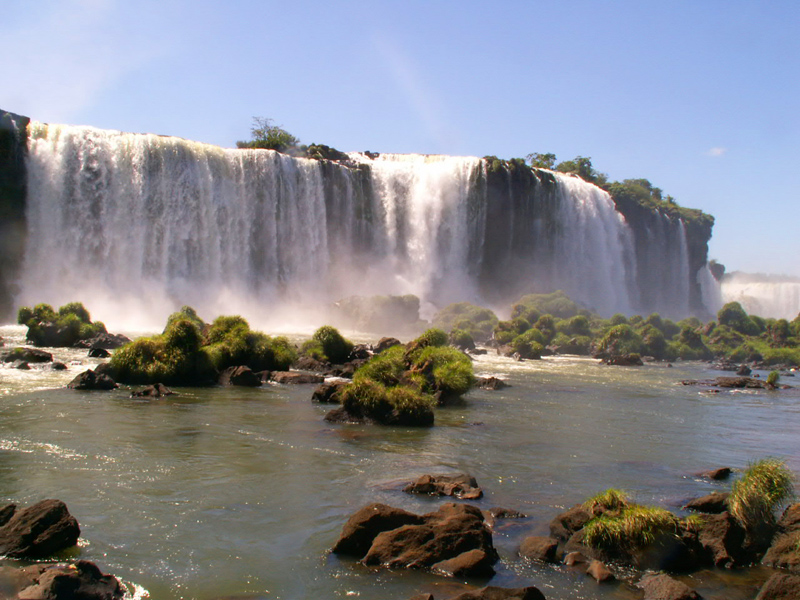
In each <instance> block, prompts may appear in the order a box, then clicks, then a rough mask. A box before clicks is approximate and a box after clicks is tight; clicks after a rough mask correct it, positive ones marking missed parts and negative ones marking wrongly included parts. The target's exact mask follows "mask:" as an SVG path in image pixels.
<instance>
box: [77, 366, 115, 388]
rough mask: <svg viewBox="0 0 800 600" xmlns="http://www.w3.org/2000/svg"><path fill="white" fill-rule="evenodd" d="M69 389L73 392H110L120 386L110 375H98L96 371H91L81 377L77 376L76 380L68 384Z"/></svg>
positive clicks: (85, 372)
mask: <svg viewBox="0 0 800 600" xmlns="http://www.w3.org/2000/svg"><path fill="white" fill-rule="evenodd" d="M67 387H68V388H69V389H71V390H105V391H108V390H113V389H116V388H117V387H119V386H117V384H116V382H115V381H114V380H113V379H111V377H109V376H108V375H104V374H103V373H97V372H96V371H92V370H91V369H89V370H88V371H84V372H83V373H81V374H80V375H77V376H76V377H75V379H73V380H72V381H70V382H69V383H68V384H67Z"/></svg>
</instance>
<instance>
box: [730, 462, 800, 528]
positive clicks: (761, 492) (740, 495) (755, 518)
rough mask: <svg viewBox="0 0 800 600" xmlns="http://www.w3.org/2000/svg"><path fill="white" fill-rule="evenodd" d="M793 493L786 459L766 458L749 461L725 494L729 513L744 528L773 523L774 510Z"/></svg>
mask: <svg viewBox="0 0 800 600" xmlns="http://www.w3.org/2000/svg"><path fill="white" fill-rule="evenodd" d="M793 496H794V477H793V476H792V472H791V471H790V470H789V469H788V468H787V467H786V463H784V462H783V461H782V460H778V459H775V458H767V459H764V460H760V461H758V462H755V463H753V464H751V465H750V466H749V467H748V468H747V469H746V470H745V472H744V474H743V475H742V477H741V479H739V480H738V481H736V482H734V484H733V487H732V488H731V495H730V496H729V497H728V508H729V510H730V513H731V515H733V517H734V518H735V519H736V520H737V521H739V523H740V524H741V525H742V527H744V528H745V530H747V531H754V530H756V529H758V528H761V527H767V528H771V527H774V525H775V512H776V511H777V509H778V508H779V507H780V506H781V505H782V504H783V503H785V502H786V501H787V500H789V499H790V498H792V497H793Z"/></svg>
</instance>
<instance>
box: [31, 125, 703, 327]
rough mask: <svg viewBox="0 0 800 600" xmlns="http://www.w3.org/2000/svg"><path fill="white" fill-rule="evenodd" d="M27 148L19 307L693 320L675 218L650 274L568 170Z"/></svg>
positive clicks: (594, 191) (178, 144) (149, 149)
mask: <svg viewBox="0 0 800 600" xmlns="http://www.w3.org/2000/svg"><path fill="white" fill-rule="evenodd" d="M28 154H29V155H28V179H29V186H28V187H29V192H28V203H27V217H28V229H29V231H28V243H27V247H26V253H25V267H24V271H23V272H24V276H23V280H22V281H21V282H20V283H21V292H20V294H19V298H18V301H19V303H21V304H25V303H28V304H29V303H35V302H41V301H46V302H50V303H52V304H56V305H58V304H61V303H64V302H67V301H71V300H76V299H77V300H82V301H85V302H86V303H87V305H88V306H89V307H90V308H91V309H92V310H93V311H95V312H96V313H97V316H99V317H101V318H104V319H106V320H108V321H111V322H112V323H113V322H115V321H124V320H125V319H126V318H130V320H132V321H136V317H137V316H149V318H150V322H155V323H159V322H163V317H164V316H165V315H166V314H167V313H169V312H170V311H172V310H174V309H175V308H176V307H178V306H180V305H181V304H190V305H193V306H195V307H196V308H197V309H198V310H200V311H201V314H204V315H206V316H208V317H212V316H215V315H217V314H230V313H236V312H238V313H242V314H245V315H246V316H248V317H249V318H251V319H254V321H255V322H256V323H258V322H264V321H265V320H266V319H267V318H268V317H275V316H277V315H278V314H279V313H280V309H282V308H287V307H290V308H304V307H306V308H308V307H320V306H325V305H327V304H328V303H330V302H332V301H335V300H337V299H339V298H342V297H344V296H347V295H353V294H358V295H372V294H408V293H412V294H416V295H418V296H419V297H420V298H421V299H422V301H423V302H424V303H425V302H427V303H432V304H434V305H437V306H443V305H445V304H447V303H449V302H453V301H458V300H470V301H473V302H490V303H493V304H494V305H495V306H497V307H500V306H508V305H509V304H510V303H511V302H513V301H514V300H516V298H518V297H519V295H521V294H522V293H529V292H532V291H541V292H545V291H553V290H555V289H563V290H565V291H566V292H567V293H568V294H569V295H570V296H571V297H573V298H574V299H575V300H577V301H579V302H582V303H584V304H585V305H586V306H589V307H591V308H593V309H595V310H598V311H599V312H601V313H603V314H611V313H613V312H631V311H636V310H638V311H641V310H642V309H645V311H647V310H661V311H663V312H664V314H665V315H669V316H684V314H680V313H685V312H687V311H688V286H689V285H690V284H689V282H690V278H691V277H692V274H691V273H690V272H689V266H688V265H689V262H688V258H687V255H686V240H685V232H683V228H682V223H681V225H680V227H679V229H678V233H677V241H676V237H675V235H676V234H675V233H674V231H675V227H674V226H673V227H672V229H671V230H670V229H669V227H670V224H669V223H666V222H665V223H664V224H662V226H661V227H660V229H657V230H655V231H654V232H653V237H652V241H653V243H652V248H651V249H650V251H652V253H653V261H651V262H652V264H653V265H656V266H658V265H660V266H658V268H656V267H653V268H652V269H651V270H649V271H648V272H647V273H646V274H643V273H642V272H641V271H642V268H641V264H643V263H642V261H641V260H637V257H636V254H637V253H639V252H640V250H639V248H638V245H637V243H635V241H634V235H633V233H632V231H631V227H630V225H629V224H628V223H627V222H626V220H625V218H624V217H623V216H622V215H621V214H620V213H619V212H617V211H616V210H615V207H614V203H613V201H612V200H611V198H610V197H609V196H608V194H606V193H605V192H604V191H602V190H600V189H599V188H597V187H595V186H593V185H590V184H587V183H585V182H583V181H581V180H579V179H577V178H575V177H570V176H565V175H561V174H557V173H551V172H549V171H531V170H530V169H526V171H525V173H524V174H523V175H524V177H525V178H526V179H525V181H526V182H527V183H525V184H524V185H520V184H519V183H518V182H516V181H515V180H514V179H513V177H512V174H510V173H505V174H504V173H503V172H492V173H490V172H488V171H487V166H486V162H485V161H484V160H482V159H478V158H469V157H467V158H463V157H447V156H421V155H389V154H386V155H379V156H377V157H373V156H367V155H364V154H358V153H353V154H350V155H349V161H345V162H344V163H336V162H330V161H316V160H309V159H302V158H291V157H288V156H285V155H282V154H279V153H277V152H273V151H269V150H230V149H222V148H219V147H216V146H210V145H207V144H201V143H196V142H190V141H186V140H183V139H179V138H172V137H163V136H156V135H138V134H126V133H120V132H116V131H107V130H99V129H93V128H88V127H71V126H55V125H51V126H47V125H43V124H40V123H34V124H32V125H31V129H30V137H29V153H28ZM670 232H672V233H670ZM681 232H683V233H681ZM681 235H682V236H683V237H681ZM647 264H650V263H647ZM643 275H644V276H643ZM642 285H646V286H649V288H648V289H650V288H652V289H650V292H649V295H644V294H643V293H642V292H641V288H642ZM655 299H658V301H654V300H655Z"/></svg>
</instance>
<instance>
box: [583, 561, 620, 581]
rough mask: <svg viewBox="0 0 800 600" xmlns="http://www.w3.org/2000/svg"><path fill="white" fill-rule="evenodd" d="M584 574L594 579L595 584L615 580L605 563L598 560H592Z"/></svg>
mask: <svg viewBox="0 0 800 600" xmlns="http://www.w3.org/2000/svg"><path fill="white" fill-rule="evenodd" d="M586 574H587V575H591V576H592V577H594V578H595V580H596V581H597V583H605V582H607V581H613V580H614V579H615V577H614V574H613V573H612V572H611V571H609V569H608V567H607V566H606V565H605V563H603V562H601V561H599V560H592V561H590V562H589V567H588V568H587V569H586Z"/></svg>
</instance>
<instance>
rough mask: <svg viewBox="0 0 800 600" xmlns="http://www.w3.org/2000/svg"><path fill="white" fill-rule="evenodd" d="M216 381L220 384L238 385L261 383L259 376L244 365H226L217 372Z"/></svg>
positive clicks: (251, 385)
mask: <svg viewBox="0 0 800 600" xmlns="http://www.w3.org/2000/svg"><path fill="white" fill-rule="evenodd" d="M217 381H218V382H219V384H220V385H235V386H239V387H258V386H260V385H261V377H260V376H259V375H257V374H256V373H254V372H253V370H252V369H251V368H250V367H248V366H245V365H240V366H238V367H228V368H227V369H225V370H224V371H222V373H220V374H219V379H218V380H217Z"/></svg>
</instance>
